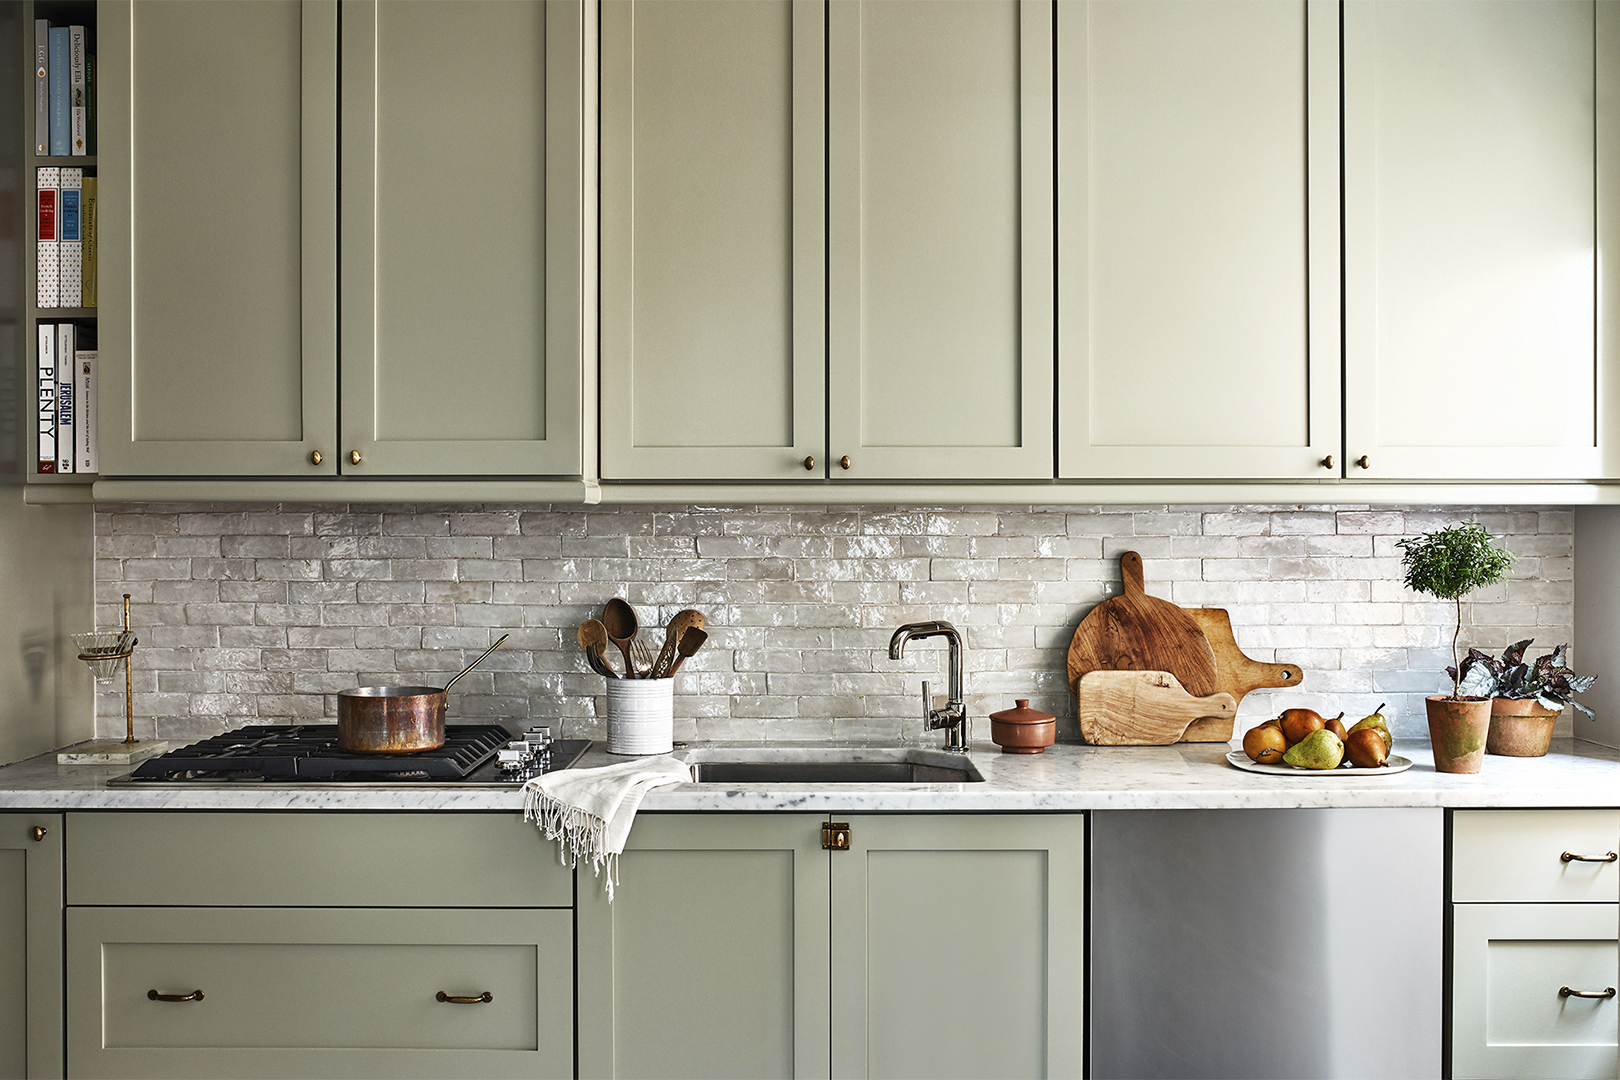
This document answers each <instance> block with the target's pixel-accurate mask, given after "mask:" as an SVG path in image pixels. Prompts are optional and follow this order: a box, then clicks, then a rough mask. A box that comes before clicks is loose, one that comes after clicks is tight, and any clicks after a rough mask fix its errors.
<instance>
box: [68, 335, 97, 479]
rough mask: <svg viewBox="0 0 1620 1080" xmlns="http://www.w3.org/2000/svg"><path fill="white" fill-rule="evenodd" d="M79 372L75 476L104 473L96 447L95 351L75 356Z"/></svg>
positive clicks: (75, 389) (75, 392)
mask: <svg viewBox="0 0 1620 1080" xmlns="http://www.w3.org/2000/svg"><path fill="white" fill-rule="evenodd" d="M73 366H74V368H75V369H76V370H77V371H78V376H77V377H76V379H75V381H74V384H73V404H74V406H75V407H76V408H77V410H78V422H77V424H75V426H74V428H73V443H74V451H73V468H74V471H75V472H81V473H93V472H100V471H101V454H100V451H99V450H98V449H97V447H96V350H94V349H79V350H78V351H77V352H75V353H74V354H73Z"/></svg>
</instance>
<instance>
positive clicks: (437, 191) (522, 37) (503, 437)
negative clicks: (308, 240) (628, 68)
mask: <svg viewBox="0 0 1620 1080" xmlns="http://www.w3.org/2000/svg"><path fill="white" fill-rule="evenodd" d="M582 14H583V13H582V7H581V5H580V3H578V2H577V0H573V2H569V0H553V2H549V3H539V2H533V0H524V2H521V3H492V2H477V3H464V2H455V3H445V2H439V3H426V2H424V3H411V4H381V5H379V4H376V3H372V2H368V3H357V4H349V5H346V6H345V7H344V10H343V433H342V464H341V467H342V471H343V472H345V473H349V474H353V475H359V476H374V475H393V476H397V475H401V474H406V475H432V474H444V473H454V474H463V475H491V476H492V475H509V474H514V473H518V474H574V475H578V474H579V472H580V470H581V460H582V459H581V453H582V447H581V430H582V427H581V425H582V416H581V379H582V371H583V367H582V364H583V345H582V341H583V338H582V333H583V318H584V307H583V294H582V292H581V289H582V285H583V277H582V271H581V259H582V257H583V252H584V246H583V233H582V224H581V223H582V217H581V202H580V200H581V197H582V192H583V189H582V177H581V173H580V166H581V143H580V137H581V122H582V116H581V111H580V101H581V85H580V73H581V66H580V64H581V41H582V38H581V18H582ZM470 61H471V62H470ZM480 162H482V164H479V163H480ZM356 453H357V454H359V460H358V461H356V460H355V459H354V457H353V455H354V454H356Z"/></svg>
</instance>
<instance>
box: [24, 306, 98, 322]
mask: <svg viewBox="0 0 1620 1080" xmlns="http://www.w3.org/2000/svg"><path fill="white" fill-rule="evenodd" d="M28 315H29V318H32V319H37V320H39V321H41V322H53V321H61V320H63V319H94V318H95V317H96V309H95V308H93V307H30V308H29V309H28Z"/></svg>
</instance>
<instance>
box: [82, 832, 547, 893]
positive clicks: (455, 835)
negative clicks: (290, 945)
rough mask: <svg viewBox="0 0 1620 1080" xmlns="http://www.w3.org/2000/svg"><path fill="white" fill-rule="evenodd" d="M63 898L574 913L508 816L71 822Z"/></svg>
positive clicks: (540, 845) (534, 844)
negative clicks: (561, 909)
mask: <svg viewBox="0 0 1620 1080" xmlns="http://www.w3.org/2000/svg"><path fill="white" fill-rule="evenodd" d="M67 833H68V837H69V842H68V846H67V850H68V857H67V897H68V901H67V902H68V903H69V904H74V905H94V904H106V905H125V904H127V905H132V906H141V907H165V906H176V907H180V906H185V907H211V906H215V905H220V906H237V907H249V906H252V907H279V906H283V905H286V906H296V907H306V906H307V907H429V908H431V907H571V906H572V905H573V902H574V879H573V871H572V870H569V869H568V868H567V867H565V866H562V865H560V864H559V863H558V861H557V850H556V846H555V845H554V844H551V843H547V842H546V841H545V839H544V838H543V837H541V836H540V833H539V830H537V829H536V828H535V827H534V826H533V825H532V824H530V823H528V822H525V821H524V820H523V816H522V815H521V814H519V813H516V812H511V813H473V814H458V813H439V814H332V813H316V814H300V813H288V812H281V813H264V814H259V813H248V814H221V813H145V814H143V813H105V814H98V813H88V812H85V813H75V814H69V815H68V822H67Z"/></svg>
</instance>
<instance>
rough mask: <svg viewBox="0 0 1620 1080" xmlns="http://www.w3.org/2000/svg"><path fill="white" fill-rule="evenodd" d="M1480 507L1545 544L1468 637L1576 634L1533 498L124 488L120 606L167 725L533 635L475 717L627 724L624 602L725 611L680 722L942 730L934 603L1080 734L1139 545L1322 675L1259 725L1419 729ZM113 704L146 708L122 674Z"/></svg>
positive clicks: (647, 612)
mask: <svg viewBox="0 0 1620 1080" xmlns="http://www.w3.org/2000/svg"><path fill="white" fill-rule="evenodd" d="M1470 516H1476V517H1477V518H1478V520H1480V521H1481V522H1483V523H1484V524H1485V525H1487V526H1488V527H1489V528H1490V529H1491V530H1492V531H1494V532H1497V533H1499V534H1505V536H1506V539H1507V546H1508V547H1509V548H1510V549H1511V550H1513V551H1514V552H1516V553H1517V554H1518V555H1519V556H1520V558H1519V560H1518V562H1517V564H1516V565H1515V567H1514V570H1513V578H1512V580H1510V581H1508V582H1506V583H1504V584H1503V585H1501V586H1497V587H1495V588H1492V589H1488V590H1483V591H1481V592H1480V593H1478V594H1476V595H1475V597H1474V598H1473V599H1472V600H1471V602H1470V603H1468V604H1467V605H1466V606H1465V610H1464V617H1465V620H1466V623H1467V625H1466V626H1465V628H1464V639H1463V646H1464V647H1465V648H1466V647H1467V646H1468V645H1470V644H1473V645H1477V646H1479V647H1481V648H1489V649H1500V648H1501V647H1503V646H1504V645H1506V644H1508V643H1509V642H1511V641H1514V640H1517V639H1519V638H1523V637H1533V638H1535V639H1536V641H1537V646H1538V650H1537V651H1539V648H1540V647H1550V646H1552V645H1555V644H1557V643H1559V642H1562V641H1567V640H1570V639H1571V636H1572V629H1571V627H1572V624H1573V618H1574V616H1573V610H1572V604H1573V592H1574V588H1573V581H1572V574H1573V557H1572V545H1573V528H1574V515H1573V513H1572V512H1571V511H1568V510H1556V509H1543V510H1537V509H1523V508H1514V509H1501V508H1480V509H1479V510H1477V511H1468V510H1445V511H1428V510H1420V509H1404V510H1403V509H1389V508H1381V509H1368V508H1366V507H1336V508H1335V507H1312V508H1309V509H1284V510H1278V509H1275V508H1264V507H1254V508H1250V507H1230V506H1222V507H1198V506H1172V507H1165V506H1137V507H1117V506H1110V507H1075V508H1072V509H1050V508H1038V509H1027V508H1026V509H1020V510H1007V509H1005V508H1000V509H984V508H965V509H951V510H916V509H895V508H854V507H851V508H773V507H729V508H728V507H720V508H707V507H703V508H697V507H668V508H643V507H628V508H589V509H579V508H568V509H557V510H552V509H549V508H544V507H540V508H510V507H499V508H479V507H459V508H425V507H408V508H398V509H391V508H381V509H379V508H375V507H356V508H353V509H349V508H345V507H332V506H326V507H310V506H302V507H295V506H290V505H287V506H280V507H276V506H260V507H243V506H240V505H223V506H175V505H150V506H124V507H117V508H105V507H102V508H98V509H97V511H96V514H95V532H96V538H95V544H96V564H95V565H96V570H95V573H96V596H97V602H98V616H99V618H100V619H101V621H103V622H106V623H110V622H112V621H113V620H115V619H116V617H117V607H118V602H119V600H120V597H121V595H122V594H123V593H124V592H129V593H130V594H132V596H133V601H134V604H135V608H134V621H135V625H136V627H137V630H138V633H139V635H140V639H141V645H140V647H139V648H138V650H137V651H136V654H135V687H136V699H135V709H136V716H137V730H138V731H140V732H143V733H151V731H152V728H153V723H154V722H153V718H154V717H157V718H159V719H158V720H157V725H156V726H157V735H158V736H159V737H162V738H184V739H190V738H196V737H200V736H204V735H208V734H212V733H215V732H218V731H221V730H225V729H227V728H230V727H234V726H239V725H242V724H245V723H253V722H264V723H273V722H286V721H288V720H319V719H321V718H323V717H326V718H330V717H333V716H335V714H336V703H335V698H334V697H333V696H332V695H333V694H335V692H336V691H338V690H341V689H343V688H345V687H349V686H353V685H356V684H357V683H379V682H401V681H415V682H426V683H430V684H432V683H437V682H439V681H440V680H442V679H444V678H446V677H448V675H450V674H451V673H453V672H455V671H456V670H458V669H459V668H460V667H461V666H462V665H463V663H465V662H466V661H467V660H471V659H472V657H473V656H474V655H476V653H475V652H474V650H481V649H482V648H484V647H486V646H488V645H489V644H490V642H492V641H493V640H494V638H495V637H496V636H498V635H499V634H500V633H502V632H507V631H509V632H511V634H512V639H511V641H509V642H508V643H507V646H506V647H505V648H503V649H502V650H500V651H498V652H496V653H495V654H494V655H493V656H491V657H490V659H489V660H488V661H486V662H485V664H486V666H487V669H488V670H485V669H480V670H479V671H475V672H474V673H473V674H471V675H469V676H468V677H467V678H466V679H464V680H462V682H461V683H460V684H458V686H457V691H456V693H454V694H453V695H452V703H451V709H452V713H451V716H452V719H455V718H456V717H457V716H460V717H463V718H468V719H471V718H474V717H486V716H488V717H497V718H500V719H503V720H509V721H523V720H529V719H532V720H535V721H551V722H553V723H554V724H556V725H560V728H561V730H562V732H563V733H565V734H567V735H569V736H581V735H582V736H590V737H601V736H602V734H603V732H602V728H601V723H600V721H599V720H598V719H597V717H598V714H599V710H600V708H601V697H600V695H601V693H602V680H601V679H600V678H599V677H597V676H595V675H592V674H590V673H589V672H588V671H587V670H586V669H585V667H584V664H583V659H582V657H581V655H580V653H579V650H578V648H577V646H576V644H575V640H574V638H575V630H576V628H577V626H578V624H579V622H580V621H581V620H582V619H584V618H586V617H588V616H590V615H592V614H595V613H596V612H598V611H599V610H600V608H601V605H602V602H603V601H604V600H606V599H607V598H609V597H611V596H624V597H627V598H628V599H629V600H630V601H631V603H633V604H634V605H635V606H636V608H637V611H638V613H639V614H640V615H641V617H642V620H643V623H644V624H648V625H650V624H653V623H655V622H660V621H661V620H663V619H665V618H667V617H668V616H669V615H670V614H672V613H674V612H675V611H676V610H678V609H680V608H683V607H688V606H690V607H695V608H698V609H699V610H701V611H702V612H703V613H704V614H705V615H706V616H707V618H708V622H709V630H710V639H709V643H708V645H707V647H706V648H705V649H704V650H703V651H702V652H700V653H699V654H698V655H697V656H696V657H694V658H693V659H692V661H691V662H690V663H689V664H688V665H687V667H686V668H685V669H684V670H683V672H682V676H681V679H680V684H679V686H678V688H677V689H678V691H679V694H678V696H677V698H676V714H677V718H678V719H677V733H676V737H677V738H678V739H746V740H836V741H858V740H873V741H892V740H896V739H903V740H907V741H919V740H921V739H922V735H921V733H920V731H919V727H920V720H919V719H918V716H919V713H920V710H921V704H920V702H919V700H918V695H919V683H920V681H921V680H922V679H924V678H928V679H931V680H932V681H933V682H934V685H935V687H936V688H937V689H938V690H940V691H943V675H942V673H943V671H944V650H943V648H942V647H941V646H939V645H938V643H933V642H927V643H919V644H918V645H915V646H913V650H912V652H911V653H909V654H908V655H907V657H906V659H905V661H904V662H902V663H893V662H891V661H890V660H889V659H888V652H887V644H888V639H889V634H890V632H891V631H892V630H893V629H894V627H896V626H897V625H899V624H900V623H902V622H906V621H908V620H914V619H924V618H945V619H949V620H951V621H953V622H955V623H956V624H957V625H958V626H959V627H960V628H962V630H963V631H964V632H965V635H966V640H967V686H968V693H969V705H970V709H971V712H972V714H973V715H974V716H975V717H978V718H980V719H979V720H978V722H977V726H976V729H975V730H976V733H977V735H978V737H980V738H987V737H988V733H989V732H988V724H987V723H986V722H985V721H984V720H983V719H982V718H983V717H984V716H985V715H986V713H988V712H991V711H994V710H997V709H1001V708H1007V707H1010V706H1011V704H1012V701H1013V699H1014V697H1015V696H1016V697H1028V698H1030V699H1031V701H1032V703H1033V704H1034V705H1035V706H1036V707H1038V708H1042V709H1045V710H1046V711H1048V712H1052V713H1056V714H1057V715H1059V716H1060V717H1062V718H1063V720H1064V723H1063V726H1062V727H1060V729H1059V730H1060V735H1059V737H1060V738H1067V739H1074V738H1077V729H1076V726H1075V723H1074V719H1073V711H1074V710H1073V705H1072V701H1071V699H1070V697H1069V693H1068V689H1067V686H1066V683H1065V680H1064V676H1063V662H1064V656H1065V653H1066V649H1067V645H1068V641H1069V638H1070V636H1071V635H1072V634H1073V632H1074V628H1075V626H1076V625H1077V624H1078V623H1079V621H1080V619H1081V618H1082V617H1083V616H1084V615H1085V614H1086V612H1088V611H1089V610H1090V609H1091V607H1092V606H1093V605H1095V604H1096V603H1097V602H1098V601H1100V600H1102V599H1103V598H1105V597H1106V596H1107V595H1109V594H1110V593H1111V592H1113V591H1117V590H1118V588H1119V567H1118V562H1117V557H1118V555H1119V553H1120V552H1122V551H1126V550H1136V551H1138V552H1140V553H1141V554H1142V556H1143V559H1144V560H1145V563H1146V575H1147V581H1148V589H1149V591H1150V592H1152V593H1154V594H1155V595H1159V596H1163V597H1166V598H1168V599H1171V600H1174V601H1175V602H1177V603H1179V604H1182V605H1184V606H1189V607H1193V606H1210V607H1225V608H1227V609H1228V610H1229V611H1230V612H1231V616H1232V623H1233V626H1234V628H1235V631H1236V634H1237V639H1238V643H1239V644H1240V645H1241V646H1243V648H1244V649H1245V650H1246V651H1247V652H1248V653H1249V654H1250V655H1251V656H1253V657H1255V658H1256V659H1262V660H1271V659H1276V660H1280V661H1287V662H1292V663H1296V664H1299V665H1300V666H1301V667H1302V668H1303V669H1304V671H1305V673H1306V674H1305V681H1304V686H1303V688H1302V689H1301V690H1299V691H1294V692H1284V693H1282V694H1281V695H1275V696H1274V694H1273V693H1272V692H1265V691H1258V692H1256V693H1254V694H1251V695H1250V696H1249V697H1248V698H1247V699H1246V700H1245V701H1244V703H1243V707H1242V709H1241V714H1240V720H1239V731H1240V732H1241V731H1242V730H1244V729H1246V728H1247V727H1248V726H1250V725H1252V724H1254V723H1258V722H1259V721H1260V720H1262V719H1265V718H1266V717H1268V716H1270V715H1272V714H1273V712H1274V711H1275V710H1276V709H1278V708H1282V707H1286V705H1285V704H1279V700H1281V699H1286V703H1288V704H1292V703H1300V702H1302V703H1306V704H1310V705H1313V706H1315V707H1317V708H1319V709H1323V710H1326V711H1331V712H1337V711H1339V710H1340V709H1343V710H1345V711H1346V712H1348V713H1349V714H1350V716H1351V717H1352V718H1355V717H1359V716H1361V715H1363V714H1364V713H1366V712H1369V711H1371V709H1372V708H1374V707H1376V706H1377V705H1378V704H1379V703H1380V702H1388V703H1389V707H1390V710H1391V711H1392V713H1393V717H1394V723H1395V727H1396V731H1397V733H1398V734H1404V735H1418V734H1420V733H1422V732H1423V731H1424V725H1423V719H1422V717H1423V705H1422V699H1423V695H1424V694H1426V693H1433V692H1435V691H1438V690H1440V689H1441V688H1442V687H1443V686H1444V685H1447V683H1446V680H1445V677H1444V675H1443V674H1442V669H1443V668H1444V667H1445V665H1446V664H1447V663H1449V662H1450V660H1449V652H1448V650H1449V645H1450V630H1451V628H1450V620H1451V619H1452V617H1453V612H1452V608H1451V606H1450V605H1447V604H1442V603H1434V602H1430V601H1428V600H1426V599H1422V598H1418V597H1416V596H1414V595H1412V594H1411V593H1408V592H1407V591H1406V590H1405V589H1404V588H1403V587H1402V586H1401V584H1400V580H1399V577H1400V559H1399V553H1398V551H1397V550H1396V549H1395V547H1394V543H1395V541H1396V540H1397V539H1399V538H1401V537H1403V536H1407V535H1411V534H1414V533H1417V532H1421V531H1424V530H1427V529H1430V528H1433V527H1435V526H1438V525H1442V524H1448V523H1452V522H1456V521H1459V520H1464V519H1466V518H1468V517H1470ZM464 657H465V659H464ZM463 687H465V690H464V691H463V689H462V688H463ZM98 714H99V717H100V720H99V726H100V730H101V731H103V732H107V733H112V732H114V731H119V730H121V727H122V717H123V701H122V687H121V686H120V687H108V688H104V689H103V690H102V691H101V696H100V701H99V703H98ZM1583 722H1584V721H1583ZM1562 723H1563V724H1564V726H1565V727H1566V728H1567V727H1568V726H1569V723H1570V721H1568V720H1567V719H1566V720H1564V721H1562ZM935 737H936V738H937V736H935Z"/></svg>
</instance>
